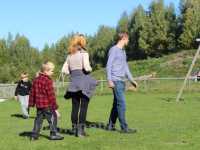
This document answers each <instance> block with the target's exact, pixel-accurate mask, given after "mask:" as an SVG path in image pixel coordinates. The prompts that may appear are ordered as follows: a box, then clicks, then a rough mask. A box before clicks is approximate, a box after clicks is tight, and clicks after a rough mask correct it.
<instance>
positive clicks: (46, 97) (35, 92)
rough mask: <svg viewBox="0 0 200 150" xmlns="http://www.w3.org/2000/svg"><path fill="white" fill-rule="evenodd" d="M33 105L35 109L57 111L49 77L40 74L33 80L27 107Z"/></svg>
mask: <svg viewBox="0 0 200 150" xmlns="http://www.w3.org/2000/svg"><path fill="white" fill-rule="evenodd" d="M35 105H36V108H48V107H49V108H51V109H53V110H56V109H58V105H57V103H56V97H55V92H54V88H53V81H52V80H51V78H50V77H49V76H47V75H45V74H42V73H40V75H39V76H38V77H37V78H35V79H34V81H33V84H32V88H31V92H30V98H29V107H34V106H35Z"/></svg>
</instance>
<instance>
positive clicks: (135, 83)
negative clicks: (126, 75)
mask: <svg viewBox="0 0 200 150" xmlns="http://www.w3.org/2000/svg"><path fill="white" fill-rule="evenodd" d="M131 84H132V85H133V86H134V87H135V88H137V87H138V84H137V82H136V81H134V80H132V81H131Z"/></svg>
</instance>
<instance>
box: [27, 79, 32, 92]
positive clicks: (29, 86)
mask: <svg viewBox="0 0 200 150" xmlns="http://www.w3.org/2000/svg"><path fill="white" fill-rule="evenodd" d="M31 87H32V83H31V81H28V91H29V92H30V91H31Z"/></svg>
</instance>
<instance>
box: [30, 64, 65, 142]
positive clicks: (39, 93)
mask: <svg viewBox="0 0 200 150" xmlns="http://www.w3.org/2000/svg"><path fill="white" fill-rule="evenodd" d="M54 68H55V66H54V64H53V63H51V62H45V63H44V64H43V65H42V67H41V73H39V75H38V77H36V78H35V79H34V81H33V84H32V88H31V92H30V98H29V107H34V106H36V108H37V116H36V118H35V122H34V128H33V134H32V136H31V140H37V139H38V137H39V133H40V129H41V128H42V122H43V119H47V121H48V123H49V126H50V140H62V139H63V137H62V136H60V135H57V130H56V123H55V121H56V120H57V118H56V117H57V116H56V114H55V113H57V114H59V113H58V111H57V109H58V105H57V103H56V97H55V92H54V88H53V81H52V79H51V76H52V75H53V71H54Z"/></svg>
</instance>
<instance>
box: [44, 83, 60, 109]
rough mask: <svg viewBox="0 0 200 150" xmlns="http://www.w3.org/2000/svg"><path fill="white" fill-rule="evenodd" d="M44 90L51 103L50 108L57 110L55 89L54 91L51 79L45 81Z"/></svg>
mask: <svg viewBox="0 0 200 150" xmlns="http://www.w3.org/2000/svg"><path fill="white" fill-rule="evenodd" d="M46 92H47V97H48V100H49V103H50V105H51V109H52V110H57V109H58V105H57V103H56V96H55V91H54V87H53V81H52V80H48V81H47V86H46Z"/></svg>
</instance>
